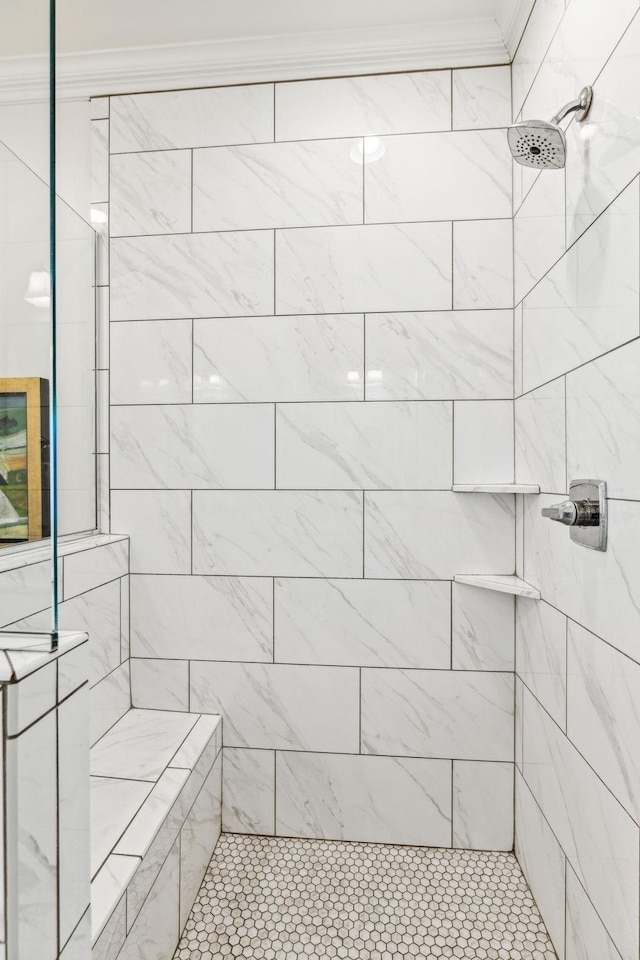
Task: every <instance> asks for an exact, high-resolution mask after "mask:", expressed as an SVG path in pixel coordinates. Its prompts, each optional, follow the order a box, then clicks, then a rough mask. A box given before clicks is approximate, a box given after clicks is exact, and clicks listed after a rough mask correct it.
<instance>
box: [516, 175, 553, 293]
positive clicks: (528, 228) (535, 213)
mask: <svg viewBox="0 0 640 960" xmlns="http://www.w3.org/2000/svg"><path fill="white" fill-rule="evenodd" d="M564 251H565V179H564V174H563V173H562V171H551V172H550V173H549V174H548V175H547V176H543V177H540V178H539V179H538V180H536V182H535V183H534V185H533V187H532V188H531V190H530V191H529V193H528V195H527V197H526V199H525V200H524V202H523V203H522V205H521V206H520V209H519V210H518V212H517V213H516V216H515V217H514V220H513V254H514V257H513V259H514V287H515V302H516V303H520V301H521V300H522V299H523V297H525V296H526V295H527V294H528V293H529V291H530V290H531V288H532V287H533V286H534V285H535V284H536V283H537V282H538V280H540V279H541V278H542V277H543V276H544V275H545V273H547V271H548V270H549V269H550V268H551V267H552V266H553V264H554V263H555V262H556V261H557V260H559V259H560V257H561V256H562V254H563V253H564Z"/></svg>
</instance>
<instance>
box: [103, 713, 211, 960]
mask: <svg viewBox="0 0 640 960" xmlns="http://www.w3.org/2000/svg"><path fill="white" fill-rule="evenodd" d="M221 746H222V721H221V718H220V717H218V716H212V715H200V714H194V713H172V712H169V711H164V710H139V709H132V710H129V711H128V712H127V713H126V714H125V715H124V716H123V717H122V718H121V719H120V720H119V721H118V722H117V723H116V724H115V726H113V727H112V728H111V729H110V730H109V731H108V732H107V733H106V734H105V735H104V736H103V737H102V739H101V740H99V741H98V742H97V743H96V744H95V746H94V747H93V748H92V750H91V876H92V878H93V880H92V884H91V916H92V941H93V952H92V957H93V960H115V958H116V957H118V958H119V960H147V958H149V960H151V958H153V960H164V958H166V960H170V958H171V957H172V956H173V952H174V950H175V947H176V945H177V942H178V937H179V934H180V931H181V930H182V928H183V926H184V924H185V923H186V920H187V917H188V915H189V911H190V910H191V906H192V904H193V901H194V899H195V896H196V894H197V892H198V889H199V887H200V884H201V882H202V878H203V876H204V873H205V870H206V868H207V864H208V863H209V860H210V859H211V856H212V854H213V850H214V848H215V845H216V843H217V841H218V837H219V835H220V820H221V772H222V756H221V753H220V749H221Z"/></svg>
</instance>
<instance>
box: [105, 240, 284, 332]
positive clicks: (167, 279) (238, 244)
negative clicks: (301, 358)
mask: <svg viewBox="0 0 640 960" xmlns="http://www.w3.org/2000/svg"><path fill="white" fill-rule="evenodd" d="M272 310H273V236H272V235H271V233H270V232H269V231H267V230H265V231H255V230H254V231H250V230H245V231H240V232H237V233H233V232H229V233H218V234H215V233H206V234H181V235H177V236H164V237H138V238H132V239H126V238H123V239H116V240H114V241H113V242H112V243H111V319H112V320H171V319H174V318H179V317H215V316H223V317H224V316H238V315H240V316H242V315H245V316H246V315H249V316H253V315H256V314H257V315H264V314H268V313H270V312H272Z"/></svg>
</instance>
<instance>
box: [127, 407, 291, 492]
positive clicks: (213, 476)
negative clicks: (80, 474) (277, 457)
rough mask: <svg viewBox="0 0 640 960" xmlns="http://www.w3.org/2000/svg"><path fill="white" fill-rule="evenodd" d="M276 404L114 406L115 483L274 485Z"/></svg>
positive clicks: (138, 486) (146, 485) (181, 486)
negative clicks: (272, 405) (274, 410)
mask: <svg viewBox="0 0 640 960" xmlns="http://www.w3.org/2000/svg"><path fill="white" fill-rule="evenodd" d="M273 419H274V417H273V407H271V406H269V405H268V404H251V405H250V404H226V405H221V404H217V405H211V404H207V405H206V406H205V405H204V404H200V405H191V404H169V405H166V406H148V407H145V406H134V407H113V408H112V410H111V486H112V488H115V489H117V488H125V489H131V488H136V489H141V488H142V489H150V488H161V487H168V488H173V489H184V488H191V487H200V488H202V487H204V488H207V487H241V488H247V487H263V488H264V487H273V472H274V452H273V445H274V437H273Z"/></svg>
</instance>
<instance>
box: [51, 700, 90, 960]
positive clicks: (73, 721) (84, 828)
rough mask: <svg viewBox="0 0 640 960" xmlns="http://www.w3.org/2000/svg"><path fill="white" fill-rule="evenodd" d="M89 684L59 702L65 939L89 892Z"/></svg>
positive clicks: (60, 887)
mask: <svg viewBox="0 0 640 960" xmlns="http://www.w3.org/2000/svg"><path fill="white" fill-rule="evenodd" d="M88 719H89V688H88V686H87V685H86V684H85V685H84V686H83V687H81V688H80V689H79V690H78V691H77V692H76V693H74V694H73V696H71V697H69V698H68V699H67V700H65V702H64V703H62V704H60V706H59V708H58V831H59V855H58V897H59V907H58V910H59V924H60V934H59V935H60V942H61V943H66V942H67V940H68V939H69V937H70V936H71V934H72V933H73V931H74V929H75V927H76V926H77V924H78V923H79V922H80V919H81V917H82V915H83V914H84V913H85V911H86V909H87V907H88V906H89V901H90V898H91V868H90V862H89V860H90V843H91V841H90V823H89V802H90V801H89V726H88Z"/></svg>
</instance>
